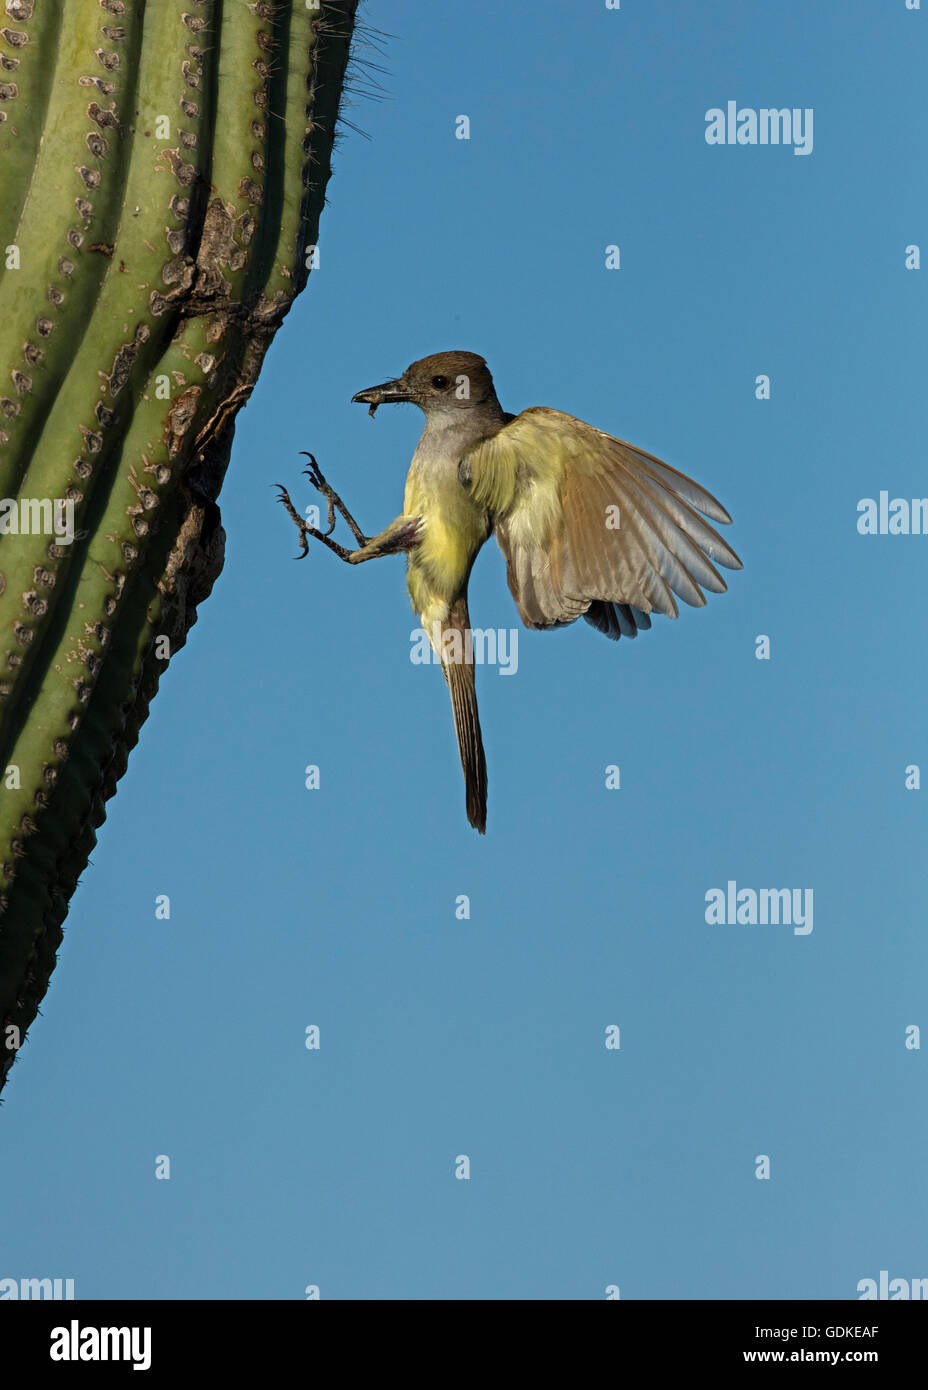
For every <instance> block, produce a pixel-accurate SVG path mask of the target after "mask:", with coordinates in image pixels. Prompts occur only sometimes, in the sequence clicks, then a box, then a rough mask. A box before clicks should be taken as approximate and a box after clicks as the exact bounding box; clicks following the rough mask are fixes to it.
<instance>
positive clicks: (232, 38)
mask: <svg viewBox="0 0 928 1390" xmlns="http://www.w3.org/2000/svg"><path fill="white" fill-rule="evenodd" d="M357 3H358V0H313V3H307V0H254V2H253V3H250V0H79V3H77V0H75V3H73V4H72V3H71V2H70V0H68V3H67V4H62V3H61V0H0V7H2V8H3V14H2V15H0V167H2V169H3V193H4V196H3V198H2V200H0V1038H2V1045H0V1087H2V1084H3V1081H4V1080H5V1077H6V1074H7V1072H8V1070H9V1067H10V1066H11V1065H12V1062H13V1060H14V1059H15V1057H16V1054H17V1052H18V1050H19V1048H20V1046H21V1044H22V1042H23V1040H24V1039H25V1036H26V1032H27V1029H28V1028H29V1026H30V1024H31V1023H32V1021H33V1019H34V1017H35V1014H36V1012H37V1009H38V1006H39V1004H40V1002H41V1000H42V998H43V997H44V995H45V992H46V990H47V988H48V982H49V977H50V975H51V972H52V970H53V969H54V966H55V960H56V956H57V951H58V947H59V945H60V942H61V930H62V923H63V921H64V918H65V915H66V913H67V908H68V902H69V900H70V897H71V894H72V893H73V891H74V888H75V886H76V884H77V881H78V878H79V876H80V874H81V872H82V871H83V869H84V867H85V866H86V863H87V859H88V856H89V854H90V851H91V849H92V848H93V845H94V842H95V831H96V828H97V827H98V826H99V825H100V824H101V823H102V821H103V819H104V815H105V803H106V801H107V799H108V798H109V797H110V796H112V795H113V792H114V791H115V789H116V784H117V782H118V780H119V778H120V777H121V776H122V774H123V772H124V771H125V768H126V763H127V759H128V755H129V751H130V750H131V748H132V747H133V746H134V744H135V742H136V740H137V738H138V733H139V728H140V726H141V724H142V723H143V721H144V719H145V717H146V715H147V712H148V707H149V704H150V702H151V700H152V698H153V697H154V695H155V693H156V691H157V688H158V682H159V680H160V678H161V675H162V672H163V671H164V670H165V668H166V667H167V665H168V662H169V660H170V657H171V656H173V654H174V653H175V652H176V651H177V650H178V649H179V647H181V646H182V645H183V643H184V641H185V640H186V634H187V631H188V629H189V628H190V626H191V625H192V624H193V623H194V622H195V620H196V609H197V605H198V604H199V603H200V602H201V601H202V600H203V599H204V598H205V597H206V596H207V595H208V593H209V591H210V589H211V587H212V585H213V582H214V580H215V578H216V576H217V574H218V573H219V571H220V569H221V567H222V560H223V539H224V537H223V531H222V527H221V524H220V519H219V509H218V506H217V505H216V498H217V495H218V492H219V488H220V485H221V483H222V479H223V476H224V473H225V470H226V467H227V464H228V460H229V453H230V449H231V446H232V437H233V432H234V427H235V417H236V414H237V412H238V411H239V409H240V408H241V407H242V406H243V405H244V404H245V402H246V401H247V400H248V397H249V395H250V394H251V391H252V389H253V387H254V384H255V382H256V380H257V377H258V373H259V371H260V368H261V364H262V361H263V358H264V354H265V352H266V351H267V348H268V346H269V344H270V342H271V339H272V338H273V336H274V334H275V332H276V331H277V329H278V327H279V326H280V324H281V322H282V320H283V318H284V317H285V315H286V314H287V312H288V310H289V309H290V306H291V304H292V303H293V300H294V298H295V296H296V295H297V294H298V293H299V292H300V290H302V289H303V287H304V286H305V284H306V279H307V275H308V271H309V261H310V259H311V257H310V251H311V248H312V247H313V246H314V245H315V242H316V236H317V230H318V224H319V217H320V213H321V210H322V205H323V201H324V196H325V187H326V183H327V181H328V177H329V172H330V162H331V152H332V142H333V136H334V132H335V126H336V121H337V118H338V112H339V104H340V101H341V98H342V93H343V85H344V77H345V68H346V65H347V62H348V58H349V49H350V45H351V41H352V37H353V34H354V29H355V11H356V9H357Z"/></svg>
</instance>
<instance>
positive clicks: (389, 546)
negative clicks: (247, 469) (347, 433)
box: [275, 454, 421, 565]
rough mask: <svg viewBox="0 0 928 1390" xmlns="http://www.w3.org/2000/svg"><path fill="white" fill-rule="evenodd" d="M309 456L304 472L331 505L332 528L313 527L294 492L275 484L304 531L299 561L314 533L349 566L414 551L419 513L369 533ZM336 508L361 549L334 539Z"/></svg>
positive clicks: (419, 525) (329, 513)
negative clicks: (293, 497) (299, 508)
mask: <svg viewBox="0 0 928 1390" xmlns="http://www.w3.org/2000/svg"><path fill="white" fill-rule="evenodd" d="M306 457H307V458H308V459H309V462H310V466H309V468H306V469H304V472H305V473H306V475H307V477H308V478H309V480H310V482H311V483H312V485H313V487H314V488H315V489H316V491H317V492H319V493H321V494H322V496H323V497H324V498H325V500H326V503H327V504H328V515H327V517H326V524H327V527H328V530H326V531H320V530H318V529H317V528H316V527H315V526H310V524H309V522H308V521H306V520H304V518H303V517H301V516H300V514H299V512H298V511H297V510H296V508H295V507H294V505H293V503H292V502H291V501H290V494H289V492H288V491H287V489H286V488H285V487H284V485H283V483H277V484H276V485H275V486H277V487H279V488H280V497H279V498H278V501H279V502H282V503H283V506H284V508H285V509H286V511H287V514H288V515H289V517H290V519H291V520H292V522H293V524H294V525H295V526H296V528H297V530H298V531H299V533H300V545H301V546H302V549H301V550H300V553H299V555H298V556H297V557H296V558H297V559H298V560H302V559H303V557H304V556H305V555H307V554H308V553H309V537H310V536H312V537H313V539H314V540H317V541H322V544H323V545H324V546H326V547H327V548H328V549H329V550H331V551H332V552H333V554H335V555H337V556H338V558H339V559H340V560H344V561H345V562H346V563H347V564H349V565H359V564H362V563H363V562H364V561H365V560H376V559H377V558H378V557H379V556H381V555H395V554H396V553H397V552H399V551H403V550H411V549H412V547H413V546H415V545H417V544H418V543H419V539H420V529H421V521H420V519H419V517H415V516H398V517H397V518H396V520H395V521H391V523H390V525H389V526H388V527H387V528H386V529H385V530H383V531H381V532H380V533H379V534H378V535H376V536H365V534H364V532H363V531H362V530H361V528H360V526H359V525H358V523H357V522H356V521H355V519H354V517H353V516H352V515H351V513H350V512H349V510H348V508H347V507H346V506H345V504H344V502H343V501H342V499H341V498H340V497H339V495H338V493H337V492H336V491H335V489H334V488H333V487H331V486H330V484H329V483H327V482H326V480H325V478H324V477H323V476H322V473H321V472H320V471H319V465H318V464H317V463H316V460H315V459H314V458H313V456H312V454H306ZM336 511H338V512H340V514H341V515H342V516H343V517H344V519H345V521H346V522H347V523H348V525H349V527H350V528H351V533H352V535H353V536H354V538H355V540H356V541H357V542H358V549H357V550H348V549H347V547H345V546H343V545H339V543H338V541H333V540H332V538H331V536H332V532H333V531H334V529H335V513H336Z"/></svg>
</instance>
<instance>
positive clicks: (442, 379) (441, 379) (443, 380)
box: [432, 376, 448, 391]
mask: <svg viewBox="0 0 928 1390" xmlns="http://www.w3.org/2000/svg"><path fill="white" fill-rule="evenodd" d="M432 385H433V386H434V387H435V389H436V390H438V391H444V389H445V387H446V386H447V385H448V378H447V377H446V376H433V377H432Z"/></svg>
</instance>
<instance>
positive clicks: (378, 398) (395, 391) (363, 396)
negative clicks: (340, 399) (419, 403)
mask: <svg viewBox="0 0 928 1390" xmlns="http://www.w3.org/2000/svg"><path fill="white" fill-rule="evenodd" d="M411 400H412V392H411V391H410V389H409V387H408V386H407V385H406V383H405V381H404V380H403V378H402V377H397V379H396V381H385V382H384V383H383V385H382V386H368V388H367V390H366V391H359V392H358V394H357V395H356V396H352V397H351V401H352V404H354V403H355V402H357V403H358V404H360V405H369V406H370V414H371V415H373V413H374V411H375V410H376V409H377V407H378V406H379V405H392V404H393V403H394V402H396V401H411Z"/></svg>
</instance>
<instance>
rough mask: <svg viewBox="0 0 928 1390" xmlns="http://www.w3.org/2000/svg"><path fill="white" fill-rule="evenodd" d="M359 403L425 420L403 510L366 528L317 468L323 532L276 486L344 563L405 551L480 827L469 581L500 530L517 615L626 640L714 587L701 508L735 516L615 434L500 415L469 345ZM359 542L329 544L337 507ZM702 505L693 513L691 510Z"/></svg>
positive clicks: (718, 581)
mask: <svg viewBox="0 0 928 1390" xmlns="http://www.w3.org/2000/svg"><path fill="white" fill-rule="evenodd" d="M352 399H353V400H354V401H360V402H363V403H364V404H366V405H368V406H370V413H371V415H373V414H374V412H375V411H376V409H377V407H378V406H381V405H387V404H390V403H392V402H399V401H407V402H410V403H411V404H413V405H417V406H418V407H419V409H420V410H422V411H423V412H424V414H425V429H424V430H423V432H422V437H421V439H420V440H419V443H418V445H417V447H416V452H415V453H414V454H413V457H412V463H411V465H410V469H409V474H408V476H407V479H406V495H405V498H404V501H403V511H402V514H401V515H400V516H398V517H397V518H396V520H395V521H392V522H391V523H390V525H389V526H388V527H387V528H386V530H384V531H381V532H380V534H379V535H376V536H373V537H367V536H365V535H364V533H363V532H362V531H361V529H360V527H359V526H358V524H357V522H356V521H355V520H354V518H353V517H352V516H351V514H350V513H349V512H348V511H347V509H346V508H345V505H344V503H343V502H342V500H341V498H340V497H339V496H338V494H337V493H336V492H334V490H333V489H332V488H331V487H330V486H329V484H328V483H327V482H326V480H325V479H324V478H323V476H322V474H321V473H320V471H319V468H318V465H317V464H316V461H315V459H314V458H313V457H312V455H311V454H310V455H308V457H309V459H310V467H309V468H308V469H307V470H306V471H307V473H308V474H309V477H310V479H311V481H312V482H313V485H314V486H315V487H316V489H317V490H318V491H319V492H320V493H321V494H322V496H323V497H325V499H326V501H327V502H328V523H327V524H328V530H327V531H325V532H322V531H320V530H318V529H317V528H315V527H313V526H310V525H308V524H307V522H306V521H305V520H304V519H303V518H302V517H301V516H299V514H298V513H297V512H296V510H295V508H294V507H293V504H292V503H291V501H290V498H289V496H288V494H287V491H286V489H285V488H283V487H282V485H279V486H281V492H282V496H281V501H282V502H283V503H284V505H285V506H286V508H287V510H288V512H289V514H290V516H291V517H292V518H293V520H294V522H295V523H296V525H297V526H298V527H299V529H300V536H301V541H302V546H303V549H302V552H301V554H303V555H305V554H306V552H307V550H308V548H309V543H308V538H309V537H314V538H315V539H316V540H320V541H322V542H323V544H325V545H326V546H328V548H329V549H330V550H333V551H334V552H335V553H336V554H337V555H339V556H340V557H341V558H342V559H343V560H346V561H347V562H348V563H349V564H352V565H357V564H360V563H361V562H362V561H364V560H373V559H375V558H376V557H377V556H380V555H392V554H396V553H398V552H400V551H404V552H405V553H406V564H407V584H408V587H409V596H410V598H411V600H412V606H413V609H414V610H415V612H416V613H417V614H418V615H419V620H420V622H421V624H422V627H423V628H424V630H425V632H426V633H427V634H428V636H429V640H430V642H431V644H432V647H433V649H434V651H435V653H436V655H437V657H438V658H439V660H440V662H441V669H442V673H443V675H444V677H445V680H446V682H447V685H448V689H449V691H450V694H451V708H452V713H453V715H454V729H455V733H456V735H457V741H458V751H459V753H460V755H461V766H462V767H463V769H464V780H465V784H466V788H467V818H468V820H469V821H470V823H471V825H473V826H474V827H475V828H476V829H477V830H479V831H480V832H481V834H483V833H484V832H485V830H486V823H487V768H486V759H485V757H484V752H483V739H482V736H481V732H480V720H479V717H478V714H477V694H476V688H475V684H474V665H473V642H472V639H471V635H470V616H469V614H468V611H467V582H468V579H469V578H470V572H471V568H472V566H473V563H474V560H475V559H476V557H477V552H478V551H479V550H480V548H481V546H482V545H483V543H484V541H486V540H487V539H488V537H489V535H490V533H491V531H492V532H493V533H494V534H495V536H496V539H497V541H498V542H499V545H500V549H501V550H502V552H503V554H504V556H505V557H506V575H507V579H508V581H509V588H510V590H511V592H512V596H513V598H514V599H515V601H516V607H517V608H518V610H519V616H520V617H521V619H522V621H523V623H524V624H525V626H526V627H529V628H549V627H563V626H564V625H565V624H567V623H572V622H574V621H576V619H577V618H579V617H584V618H585V619H586V620H587V622H589V623H591V624H592V625H593V626H594V627H595V628H597V629H598V630H599V631H600V632H602V633H604V634H605V635H606V636H607V637H611V638H612V639H613V640H615V641H618V639H619V638H620V637H622V636H625V637H636V636H637V635H638V633H639V631H642V630H645V629H647V628H649V627H650V626H651V618H650V615H651V614H652V613H663V614H665V615H666V616H667V617H668V618H676V617H677V615H678V609H677V603H676V598H675V597H674V596H675V595H676V597H677V598H681V599H682V600H683V602H684V603H687V604H690V605H691V606H692V607H694V608H701V607H702V606H703V605H704V604H705V602H706V599H705V595H704V594H703V589H707V590H708V591H709V592H710V593H716V594H718V593H724V591H725V589H726V587H727V586H726V584H725V581H724V580H723V579H722V577H721V575H720V574H719V572H718V570H717V569H716V568H715V565H714V564H712V561H715V562H716V563H717V564H719V565H723V566H725V567H726V568H727V569H733V570H738V569H741V567H742V566H741V561H740V560H739V559H738V556H737V555H736V554H735V553H734V551H733V550H731V549H730V547H729V546H728V545H726V543H725V541H723V540H722V538H721V536H720V535H719V534H718V532H717V531H715V530H714V529H713V528H712V527H711V526H710V525H708V523H707V522H706V521H705V520H703V518H704V517H709V518H711V520H712V521H716V522H722V523H725V524H728V523H729V522H730V521H731V517H730V516H729V515H728V512H727V511H726V510H725V508H724V507H723V506H722V505H721V503H720V502H717V501H716V499H715V498H714V497H713V496H712V495H711V493H708V492H706V490H705V489H704V488H702V487H700V486H699V484H698V483H695V482H693V480H692V478H688V477H687V476H686V474H685V473H678V472H677V470H676V469H675V468H671V467H670V466H669V465H668V464H666V463H662V462H661V460H660V459H657V458H655V457H654V456H653V455H652V454H646V453H644V451H643V450H641V449H636V448H634V447H633V446H632V445H631V444H627V443H625V442H624V440H621V439H615V438H613V436H612V435H610V434H606V433H604V431H603V430H599V429H596V428H595V427H594V426H593V425H587V424H585V423H584V422H583V421H582V420H577V419H575V418H574V416H572V415H565V414H564V413H563V412H562V411H560V410H550V409H548V407H546V406H533V407H531V408H530V409H528V410H523V411H522V413H521V415H509V414H507V412H506V411H504V410H503V408H502V406H501V405H500V403H499V401H498V400H497V397H496V391H495V389H494V386H493V378H492V376H491V375H490V373H489V371H488V370H487V365H486V362H485V361H484V359H483V358H482V357H478V356H477V354H476V353H474V352H460V351H453V352H438V353H435V354H433V355H432V356H431V357H423V358H422V359H421V360H420V361H418V362H413V363H412V365H411V366H410V367H407V368H406V371H405V372H404V373H403V375H402V376H400V377H397V378H396V379H395V380H394V381H387V382H384V383H383V384H382V385H380V386H370V387H368V389H367V390H366V391H359V392H358V394H357V395H356V396H354V397H352ZM336 510H337V511H338V512H340V513H341V515H342V516H343V517H344V519H345V521H346V522H347V523H348V525H349V527H350V528H351V531H352V533H353V535H354V537H355V540H356V541H357V542H358V549H357V550H347V549H346V548H345V547H344V546H341V545H339V544H338V542H336V541H334V540H332V539H331V533H332V531H333V530H334V527H335V512H336ZM700 513H701V515H700Z"/></svg>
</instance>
